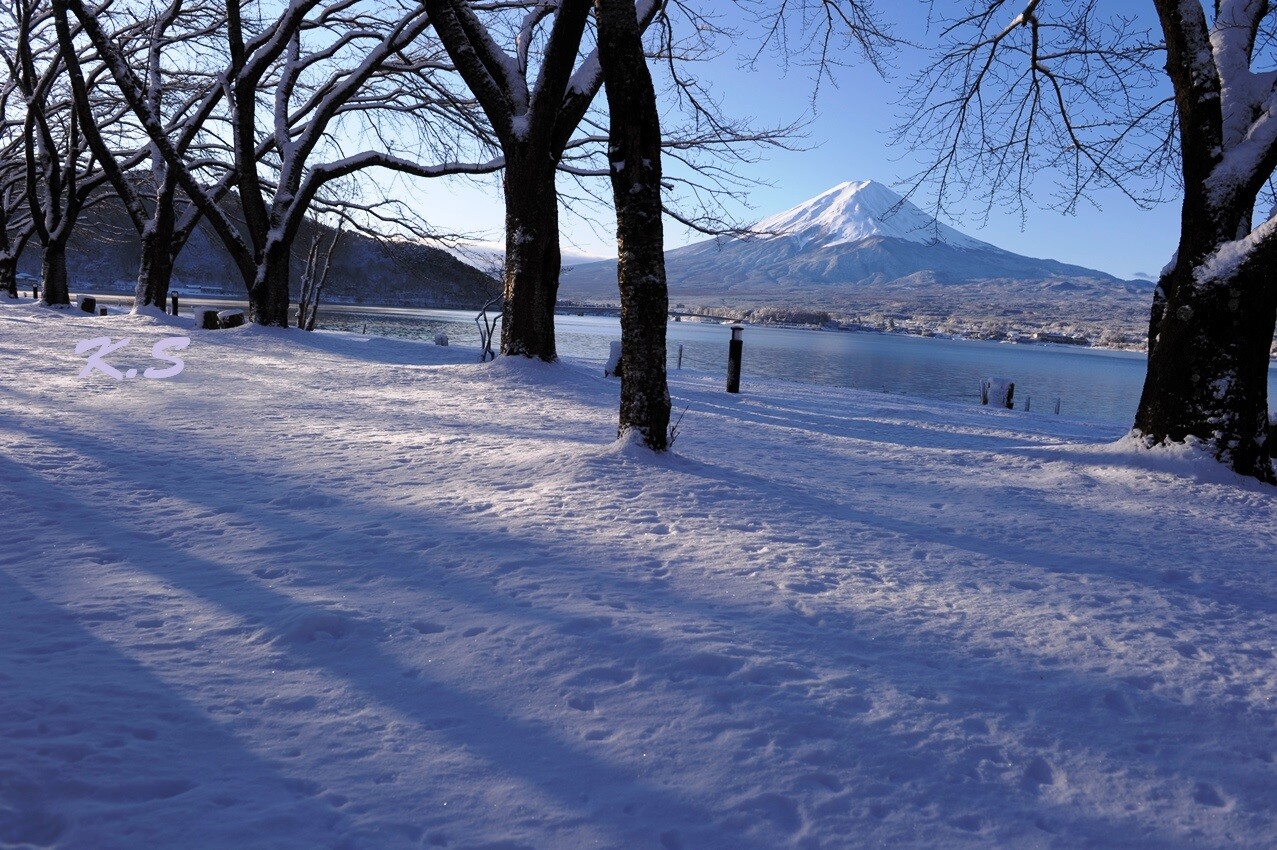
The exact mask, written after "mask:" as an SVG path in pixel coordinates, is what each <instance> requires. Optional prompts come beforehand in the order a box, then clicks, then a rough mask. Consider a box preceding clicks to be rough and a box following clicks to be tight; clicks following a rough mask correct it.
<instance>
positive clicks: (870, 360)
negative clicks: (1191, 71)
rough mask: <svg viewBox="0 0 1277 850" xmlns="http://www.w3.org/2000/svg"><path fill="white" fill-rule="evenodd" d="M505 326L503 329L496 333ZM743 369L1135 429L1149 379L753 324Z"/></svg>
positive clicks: (580, 328) (965, 346) (1137, 370)
mask: <svg viewBox="0 0 1277 850" xmlns="http://www.w3.org/2000/svg"><path fill="white" fill-rule="evenodd" d="M320 327H323V328H330V329H333V330H348V331H355V332H361V331H363V330H364V329H365V328H366V329H367V332H368V333H370V334H378V335H382V336H392V337H400V338H406V339H423V340H433V339H434V338H435V335H436V334H438V333H440V332H444V333H447V334H448V337H449V339H450V341H451V342H452V343H453V344H456V345H471V346H475V347H477V346H478V345H479V333H478V328H477V326H476V325H475V322H474V314H473V313H469V312H460V311H451V310H389V309H387V310H375V309H372V310H366V311H361V312H358V313H356V312H340V313H338V312H329V313H327V314H325V315H323V316H322V317H321V321H320ZM556 330H557V340H558V348H559V354H560V355H561V356H564V357H573V358H581V359H586V360H594V361H598V362H599V363H603V362H604V361H606V360H607V355H608V343H609V342H610V341H611V340H614V339H620V336H621V334H620V323H619V322H618V320H617V319H614V318H606V317H595V316H584V317H583V316H559V317H557V321H556ZM498 332H499V330H498ZM743 336H744V343H745V344H744V355H743V362H742V368H741V375H742V383H741V389H742V391H743V392H746V393H747V392H748V391H749V379H750V378H751V377H764V378H781V379H784V380H792V381H800V382H803V383H810V384H823V385H828V386H839V387H854V388H856V389H865V390H878V391H884V392H891V393H900V394H903V395H911V396H919V397H921V398H931V399H939V400H944V401H954V402H970V403H972V404H978V403H979V400H980V381H981V380H982V379H983V378H987V377H1003V378H1009V379H1010V380H1012V381H1014V382H1015V402H1016V404H1015V406H1016V408H1017V409H1020V410H1023V409H1024V406H1025V402H1026V400H1027V401H1028V402H1029V404H1030V411H1031V412H1032V413H1041V414H1043V415H1051V414H1053V413H1054V411H1055V402H1056V399H1059V401H1060V412H1061V414H1063V415H1066V416H1071V417H1076V418H1079V419H1089V420H1094V421H1097V422H1109V423H1113V424H1117V425H1129V424H1130V423H1131V421H1132V419H1133V418H1134V416H1135V408H1136V406H1137V404H1138V403H1139V395H1140V389H1141V387H1142V385H1143V381H1144V367H1145V358H1144V355H1142V354H1136V353H1130V352H1122V351H1107V350H1101V349H1090V348H1075V347H1072V346H1054V345H1012V344H1008V343H995V342H979V341H965V340H950V339H935V338H924V337H912V336H903V335H893V334H874V333H849V332H843V331H812V330H792V329H786V328H768V327H756V326H748V327H746V328H745V331H744V335H743ZM730 337H731V333H730V330H729V328H728V327H727V326H725V325H712V324H699V323H693V322H671V323H670V324H669V326H668V348H669V367H670V369H674V368H675V367H676V360H677V357H678V347H679V345H680V344H681V345H682V346H683V368H684V369H696V370H701V371H706V372H711V373H717V374H721V375H723V376H724V380H726V373H727V342H728V340H729V339H730ZM1268 392H1269V398H1270V399H1271V400H1277V375H1275V374H1274V373H1273V372H1272V371H1271V370H1270V373H1269V391H1268Z"/></svg>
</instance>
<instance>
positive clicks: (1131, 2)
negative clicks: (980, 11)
mask: <svg viewBox="0 0 1277 850" xmlns="http://www.w3.org/2000/svg"><path fill="white" fill-rule="evenodd" d="M715 2H717V3H718V4H721V5H722V7H723V8H724V9H725V10H727V9H734V7H733V6H732V5H731V4H730V3H728V2H726V0H715ZM880 5H881V6H882V11H883V13H884V15H885V16H886V17H887V18H888V19H889V20H891V19H895V20H891V22H892V23H893V24H895V25H896V27H897V28H898V31H900V32H902V33H907V34H908V35H909V36H911V37H913V38H916V39H919V40H925V39H926V38H927V34H926V32H925V30H924V29H923V28H922V26H921V24H922V22H925V15H926V3H923V2H918V3H916V4H915V3H911V2H909V0H904V1H903V2H898V3H893V4H888V3H883V4H880ZM937 5H941V6H942V5H943V4H942V3H941V4H937ZM1106 8H1110V9H1113V10H1121V11H1127V12H1130V11H1137V12H1139V13H1141V14H1144V15H1147V14H1149V13H1150V11H1151V4H1149V3H1147V2H1146V0H1110V2H1109V3H1108V4H1106ZM1150 22H1151V21H1150ZM745 42H746V40H742V44H741V45H737V46H736V47H734V48H732V49H729V50H728V51H727V52H726V53H725V55H723V56H722V57H720V58H719V59H718V60H716V61H715V62H713V63H712V64H711V65H710V66H708V67H707V68H706V69H704V71H703V75H704V76H705V77H706V78H707V79H709V80H711V82H712V86H713V90H714V92H715V93H716V94H717V95H718V96H719V97H720V98H721V100H722V107H723V110H724V112H725V113H727V114H729V115H736V116H743V117H749V118H752V119H753V120H755V121H756V122H757V123H759V124H769V125H771V124H780V123H787V122H790V121H793V120H795V119H798V118H802V117H804V116H806V117H808V118H809V119H810V121H811V123H810V124H809V125H808V127H807V130H806V133H807V138H806V141H805V147H806V149H805V150H802V151H780V150H777V151H772V152H770V153H769V154H768V155H767V158H766V160H765V161H764V162H762V163H760V164H758V165H756V166H752V167H751V169H750V170H751V174H750V176H753V177H755V178H756V179H758V180H760V181H763V183H762V184H761V185H758V186H756V187H754V188H752V189H751V190H750V191H749V197H748V203H749V206H748V207H746V206H741V207H738V208H736V209H734V210H733V212H734V213H735V215H736V216H737V217H738V218H740V219H741V220H743V221H752V220H756V219H758V218H762V217H764V216H767V215H770V214H772V213H775V212H779V211H780V210H783V209H786V208H788V207H791V206H794V205H795V204H798V203H800V202H802V201H804V200H806V199H807V198H810V197H812V196H814V195H817V194H820V193H821V192H823V191H825V190H826V189H828V188H830V187H832V186H834V185H836V184H838V183H841V182H843V181H846V180H864V179H873V180H878V181H881V182H883V183H885V184H887V185H889V186H892V187H893V188H897V189H902V188H904V186H905V184H904V183H903V182H902V181H903V180H904V179H905V178H907V177H908V176H909V175H910V174H912V173H913V172H915V171H916V170H917V169H918V168H920V167H921V165H922V164H923V163H922V161H921V160H920V159H919V158H918V157H917V156H915V155H914V154H913V153H912V152H910V151H908V150H900V149H899V148H893V147H892V146H891V138H890V133H889V131H890V129H891V128H892V127H893V126H894V125H895V124H896V123H897V121H898V118H899V113H900V108H899V107H898V106H896V105H895V104H896V102H897V101H898V99H899V94H900V89H901V87H902V85H903V84H904V83H905V82H907V79H908V72H909V70H910V69H911V68H913V67H916V66H917V65H918V64H919V63H921V62H922V61H923V60H924V59H925V54H922V53H920V52H917V51H911V50H905V51H903V52H902V53H901V54H899V55H898V56H897V58H896V60H895V64H896V70H894V71H892V72H890V73H889V74H888V77H887V79H883V78H882V77H880V76H879V75H878V74H877V73H876V72H874V71H873V70H872V69H871V68H869V67H867V66H855V67H851V68H846V69H842V70H840V71H839V73H838V75H837V87H836V88H835V87H832V86H829V85H828V84H825V85H824V86H823V87H822V90H821V93H820V97H819V99H818V101H817V102H816V105H815V114H814V116H812V115H811V114H810V110H811V109H812V106H811V102H810V94H811V85H812V83H811V79H810V72H809V71H808V69H806V68H803V67H799V66H796V65H795V66H791V67H790V68H789V69H788V71H785V70H784V69H782V68H781V67H780V62H779V61H778V60H777V59H776V58H775V57H771V56H764V57H763V58H762V60H761V61H760V62H758V63H757V65H756V67H753V68H749V67H742V57H741V54H742V53H743V52H744V51H745V50H746V49H748V47H747V46H746V45H745ZM601 188H603V189H604V190H605V191H606V187H605V186H604V187H601ZM1051 188H1052V184H1051V182H1050V181H1049V180H1047V179H1040V180H1039V181H1038V183H1037V185H1036V186H1035V194H1036V195H1037V196H1038V197H1040V198H1043V199H1046V198H1049V196H1050V194H1051ZM414 194H417V195H418V196H419V197H420V199H421V202H422V203H423V204H426V205H427V206H426V207H423V209H432V208H435V207H438V208H441V209H445V210H447V214H446V217H443V218H440V217H436V218H437V220H438V224H439V225H440V226H443V227H446V228H449V229H452V230H462V231H467V232H470V233H474V234H479V235H482V236H484V237H486V238H491V239H496V240H500V239H501V224H502V218H503V212H502V208H501V204H500V195H499V191H498V189H497V188H496V184H495V183H491V182H490V183H488V184H486V185H485V184H475V183H473V182H469V181H431V185H428V186H422V185H421V184H420V183H418V184H417V187H416V189H415V192H414ZM928 200H929V198H928V196H927V195H926V194H925V191H924V192H923V193H922V194H920V195H918V196H917V197H916V198H915V201H916V202H917V203H919V205H920V206H923V207H924V208H925V207H926V206H927V202H928ZM1098 201H1099V208H1098V209H1097V208H1095V207H1089V206H1083V207H1081V208H1079V210H1078V211H1077V212H1076V213H1075V214H1072V215H1064V214H1061V213H1059V212H1057V211H1054V210H1051V209H1049V208H1046V207H1042V206H1035V205H1032V204H1031V205H1030V213H1029V216H1028V220H1027V221H1026V222H1024V223H1023V227H1022V226H1021V224H1022V223H1021V221H1020V217H1019V215H1018V213H1016V212H1013V211H1006V212H1004V213H995V214H994V215H993V216H992V217H991V218H990V220H989V221H988V222H987V223H982V222H981V221H980V220H979V219H978V218H967V219H956V220H955V219H947V223H949V224H952V225H954V226H956V227H958V228H959V229H960V230H963V231H965V232H967V233H969V234H971V235H972V236H975V237H977V238H979V239H983V240H985V241H987V242H992V243H994V244H996V245H999V246H1001V247H1003V248H1006V249H1008V250H1012V251H1015V252H1017V253H1020V254H1027V255H1030V256H1035V257H1050V258H1053V259H1057V260H1062V261H1065V262H1070V263H1076V264H1078V265H1083V266H1088V267H1091V268H1097V269H1101V270H1103V271H1106V272H1109V273H1110V274H1114V275H1116V276H1118V277H1122V278H1132V277H1135V276H1137V275H1141V274H1144V275H1154V276H1155V275H1156V274H1157V272H1158V271H1159V270H1160V269H1161V268H1162V267H1163V266H1164V265H1165V264H1166V263H1167V261H1168V260H1169V259H1170V257H1171V254H1172V253H1173V251H1174V249H1175V243H1176V239H1177V235H1178V234H1177V229H1178V205H1177V204H1176V203H1174V202H1171V203H1167V204H1163V205H1161V206H1160V207H1157V208H1155V209H1153V210H1151V211H1147V210H1141V209H1139V208H1138V207H1137V206H1135V204H1133V203H1132V202H1131V201H1129V200H1127V199H1126V198H1125V197H1124V196H1122V195H1121V194H1119V193H1117V192H1109V193H1101V194H1100V195H1099V196H1098ZM611 224H612V222H611V221H610V219H609V217H608V212H607V211H606V210H603V209H596V210H593V211H590V212H589V213H588V214H587V216H586V217H585V219H582V218H578V217H574V216H572V215H570V214H569V215H565V216H564V220H563V231H564V237H565V241H566V242H567V243H570V244H574V245H575V246H576V247H578V248H580V249H582V250H585V251H587V252H590V253H595V254H607V253H609V252H611V253H613V254H614V253H615V248H614V243H613V242H612V237H611ZM666 228H667V234H666V235H667V238H666V243H667V246H668V247H676V246H678V245H683V244H687V243H689V242H693V241H698V240H700V239H703V238H705V237H703V236H701V235H699V234H695V233H691V232H688V231H686V230H685V229H684V228H682V227H680V226H678V225H677V224H675V223H674V222H669V221H668V220H667V225H666Z"/></svg>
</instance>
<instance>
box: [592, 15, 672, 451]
mask: <svg viewBox="0 0 1277 850" xmlns="http://www.w3.org/2000/svg"><path fill="white" fill-rule="evenodd" d="M595 8H596V9H597V10H598V27H599V62H600V64H601V65H602V67H603V79H604V86H605V88H606V91H607V102H608V113H609V115H610V116H611V119H610V121H611V124H610V128H609V133H608V136H609V138H608V162H609V165H610V168H609V173H610V175H611V178H612V196H613V199H614V201H615V204H616V244H617V250H618V262H617V283H618V285H619V287H620V290H621V409H620V417H619V422H618V425H617V435H618V436H623V435H624V434H625V433H626V432H627V431H630V430H631V429H633V430H635V431H637V432H639V434H641V435H642V438H643V443H644V444H645V445H647V446H648V447H649V448H651V449H653V450H655V451H664V450H665V449H666V448H668V445H669V422H670V394H669V388H668V385H667V383H666V374H665V357H666V353H665V323H666V318H667V316H668V315H669V297H668V292H667V287H666V280H665V244H664V243H665V239H664V235H663V230H662V222H661V214H662V208H661V124H660V116H659V114H658V113H657V110H656V94H655V92H654V91H653V88H652V77H651V74H649V73H648V69H647V60H646V58H645V57H644V55H643V43H642V33H641V31H640V29H639V26H638V22H637V18H636V14H635V8H634V0H596V3H595Z"/></svg>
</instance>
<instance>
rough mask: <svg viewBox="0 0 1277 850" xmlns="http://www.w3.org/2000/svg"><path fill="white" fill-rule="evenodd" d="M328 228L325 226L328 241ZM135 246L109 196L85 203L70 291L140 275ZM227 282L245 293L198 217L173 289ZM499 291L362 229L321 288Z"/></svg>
mask: <svg viewBox="0 0 1277 850" xmlns="http://www.w3.org/2000/svg"><path fill="white" fill-rule="evenodd" d="M315 233H316V225H315V224H314V223H313V222H311V221H306V222H304V223H303V224H302V226H301V228H300V230H299V233H298V235H297V241H296V244H295V246H294V250H293V258H292V283H291V291H292V297H294V298H296V297H298V295H299V292H300V285H301V273H302V268H303V265H304V259H305V254H306V250H307V249H308V248H309V246H310V242H311V239H312V237H313V236H314V235H315ZM329 238H331V231H329V230H327V228H325V235H324V240H325V244H326V243H327V241H328V239H329ZM39 247H40V246H39V245H38V244H36V243H35V242H34V240H33V241H32V243H31V244H30V245H29V246H28V248H27V250H26V251H25V252H24V253H23V255H22V260H21V262H20V263H19V269H20V270H21V271H23V272H26V273H28V274H31V275H33V276H36V277H38V276H39V274H40V250H39ZM139 261H140V245H139V241H138V238H137V235H136V233H135V232H134V230H133V227H132V225H131V224H130V223H129V220H128V218H127V217H126V215H125V212H124V210H123V209H122V208H121V207H120V206H119V204H118V202H114V201H107V202H103V203H101V204H98V205H97V206H94V207H92V208H90V209H89V210H86V211H85V213H84V214H83V217H82V220H81V222H80V223H79V224H78V225H77V227H76V230H75V231H74V233H73V236H72V240H71V244H70V246H69V250H68V252H67V270H68V274H69V275H70V278H71V290H72V291H73V292H92V291H95V290H97V291H102V290H123V291H128V292H132V290H133V285H134V284H135V283H136V281H137V272H138V263H139ZM187 286H198V287H201V288H212V289H216V288H218V287H225V288H226V289H228V290H229V291H231V292H233V293H235V294H236V295H241V296H242V295H243V294H244V284H243V282H242V281H241V279H240V276H239V273H238V272H237V271H236V269H235V265H234V263H233V261H232V260H231V258H230V255H229V254H227V253H226V250H225V249H224V248H223V247H222V243H221V240H220V239H219V238H218V237H217V236H216V235H215V234H214V233H213V231H212V228H211V227H209V226H208V225H207V224H201V225H200V226H199V227H197V228H196V230H195V232H194V233H193V234H192V235H191V239H190V241H189V242H188V243H187V245H186V247H185V248H183V250H182V252H181V253H180V254H179V255H178V259H177V264H176V267H175V268H174V271H173V288H174V289H176V290H178V291H179V292H180V291H181V290H182V289H183V287H187ZM500 292H501V284H500V282H499V281H497V280H495V279H493V278H492V277H491V276H490V275H488V274H486V273H484V272H483V271H481V270H479V269H477V268H475V267H474V266H473V265H472V264H470V263H467V262H464V261H463V260H460V259H458V258H457V257H454V256H452V255H451V254H449V253H448V252H447V251H443V250H441V249H439V248H435V247H432V246H429V245H422V244H419V243H416V242H407V241H399V240H377V239H373V238H371V237H369V236H364V235H362V234H359V233H353V232H349V231H348V232H346V233H344V234H343V235H342V237H341V240H340V242H339V243H338V248H337V250H336V252H335V254H334V256H333V263H332V269H331V271H330V272H329V276H328V282H327V284H326V285H325V287H324V298H325V299H328V300H330V301H331V300H335V299H342V300H347V301H349V302H353V303H364V304H385V305H393V306H402V307H440V308H460V309H468V308H471V307H480V306H482V305H483V304H484V302H486V301H487V300H488V299H489V298H491V297H493V296H494V295H497V294H499V293H500Z"/></svg>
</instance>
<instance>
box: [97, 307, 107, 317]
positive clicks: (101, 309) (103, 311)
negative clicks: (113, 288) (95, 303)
mask: <svg viewBox="0 0 1277 850" xmlns="http://www.w3.org/2000/svg"><path fill="white" fill-rule="evenodd" d="M98 315H99V316H105V315H106V308H105V307H99V308H98Z"/></svg>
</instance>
